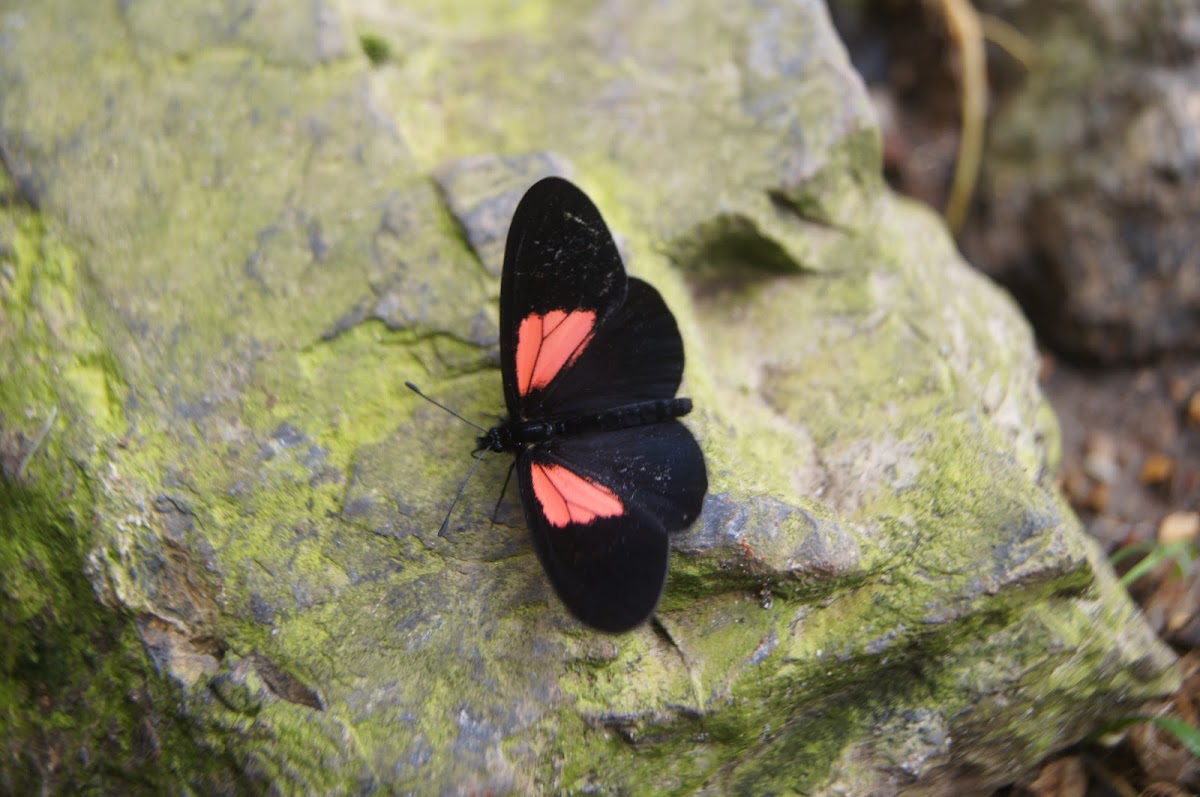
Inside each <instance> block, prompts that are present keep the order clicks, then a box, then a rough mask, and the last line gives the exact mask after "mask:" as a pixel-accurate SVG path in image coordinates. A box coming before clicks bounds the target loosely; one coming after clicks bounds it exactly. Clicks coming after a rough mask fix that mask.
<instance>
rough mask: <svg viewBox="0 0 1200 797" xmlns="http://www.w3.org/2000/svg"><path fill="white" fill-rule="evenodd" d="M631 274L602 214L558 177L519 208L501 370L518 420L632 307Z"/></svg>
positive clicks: (503, 300)
mask: <svg viewBox="0 0 1200 797" xmlns="http://www.w3.org/2000/svg"><path fill="white" fill-rule="evenodd" d="M625 291H626V277H625V267H624V266H623V265H621V256H620V254H619V253H618V252H617V245H616V243H615V242H614V241H613V238H612V235H611V234H610V233H609V231H608V227H607V226H605V224H604V219H603V218H602V217H601V216H600V211H599V210H597V209H596V206H595V205H594V204H592V201H591V200H590V199H588V198H587V195H585V194H584V193H583V192H582V191H580V190H579V189H578V188H576V187H575V186H574V185H572V184H571V183H569V182H567V181H566V180H563V179H561V178H558V177H547V178H546V179H544V180H541V181H539V182H537V183H535V184H534V185H533V187H531V188H530V189H529V190H528V191H527V192H526V193H525V196H524V197H523V198H522V199H521V202H520V203H519V204H518V205H517V209H516V211H515V212H514V213H513V219H512V224H511V225H510V226H509V230H508V242H507V244H506V247H505V251H504V276H503V278H502V280H501V285H500V366H501V370H502V371H503V374H504V399H505V403H506V405H507V407H508V413H509V416H510V417H511V418H517V419H519V418H526V417H530V413H531V412H533V413H536V412H537V411H538V410H537V408H538V407H539V406H540V404H541V401H540V398H541V395H542V393H543V392H544V391H545V388H546V387H548V386H549V385H550V384H551V383H552V382H553V380H554V379H555V378H556V377H557V376H558V375H559V374H560V373H561V372H562V371H563V370H564V369H566V368H567V367H568V366H570V365H573V364H574V363H575V362H576V361H577V359H578V358H579V357H580V356H582V354H583V353H585V352H586V350H587V348H589V347H590V345H591V343H592V342H593V341H594V340H595V334H596V333H597V331H598V330H599V329H600V328H601V327H602V326H603V325H604V323H605V322H606V320H607V318H608V316H609V314H610V313H612V312H613V311H615V310H616V309H617V308H619V307H620V306H621V304H622V302H624V300H625Z"/></svg>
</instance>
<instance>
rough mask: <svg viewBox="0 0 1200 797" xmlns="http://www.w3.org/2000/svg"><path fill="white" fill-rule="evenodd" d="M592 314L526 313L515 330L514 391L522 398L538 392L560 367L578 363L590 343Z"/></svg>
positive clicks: (589, 311)
mask: <svg viewBox="0 0 1200 797" xmlns="http://www.w3.org/2000/svg"><path fill="white" fill-rule="evenodd" d="M595 326H596V313H595V311H594V310H575V311H573V312H570V313H568V312H567V311H565V310H551V311H550V312H548V313H546V314H545V315H538V314H537V313H530V314H529V315H527V316H525V318H523V319H522V320H521V326H520V327H519V328H518V329H517V390H518V392H520V394H521V395H522V396H526V395H529V391H530V390H535V389H541V388H544V387H545V386H546V385H548V384H550V382H551V381H552V380H553V379H554V377H555V376H557V375H558V372H559V371H561V370H562V369H563V366H566V365H570V364H571V363H573V362H575V361H576V360H577V359H579V355H580V354H583V350H584V349H585V348H587V345H588V343H590V342H591V340H592V334H593V331H594V329H595Z"/></svg>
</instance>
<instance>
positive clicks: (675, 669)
mask: <svg viewBox="0 0 1200 797" xmlns="http://www.w3.org/2000/svg"><path fill="white" fill-rule="evenodd" d="M568 6H569V7H568ZM703 6H704V7H699V6H691V7H688V8H687V9H686V10H685V9H684V8H683V7H681V6H673V5H671V4H646V3H637V2H625V1H624V0H621V1H620V2H616V3H603V4H602V3H574V4H558V3H551V2H535V3H526V4H522V5H520V6H518V7H514V6H511V4H501V3H495V4H490V5H483V4H479V3H476V2H450V3H446V2H437V3H432V2H431V3H425V4H421V3H410V4H407V5H405V6H404V7H402V8H401V7H398V6H397V7H387V8H385V7H384V5H383V4H378V3H372V2H367V1H366V0H361V1H356V0H346V2H342V3H324V2H317V3H307V4H290V3H283V2H275V3H260V4H253V5H244V6H243V5H242V4H218V5H217V6H213V5H212V4H208V3H200V2H190V1H185V2H179V3H175V4H171V5H165V4H150V3H124V4H79V3H70V2H67V1H66V0H37V1H36V2H32V1H31V2H21V3H17V4H15V5H13V6H12V7H11V8H10V9H9V10H7V11H6V12H5V14H4V15H3V16H2V17H0V41H2V42H3V46H0V156H2V157H3V163H4V166H5V170H4V180H5V182H4V184H3V185H2V186H0V188H2V189H3V196H4V197H5V198H6V202H5V203H4V204H3V206H2V207H0V255H2V258H3V268H2V270H0V302H2V304H0V306H2V307H3V315H0V347H2V349H3V357H2V358H0V369H2V370H0V464H2V465H3V473H4V479H3V481H2V482H0V487H2V490H3V502H2V504H0V511H2V512H3V515H4V522H3V528H4V530H5V531H4V536H3V537H2V538H0V568H2V569H0V573H2V574H3V582H2V583H3V589H2V590H0V618H2V619H3V622H4V624H5V626H6V627H8V628H10V629H14V630H13V631H12V632H11V633H10V634H9V635H8V636H7V637H6V639H5V646H4V648H3V652H4V659H3V662H4V669H3V671H2V675H0V695H2V696H3V704H2V710H3V712H4V714H3V716H4V721H3V723H2V727H3V744H4V752H5V755H4V758H3V760H2V762H0V788H3V789H4V790H6V791H13V792H23V791H29V790H33V789H40V788H44V789H46V790H48V791H52V792H53V791H58V792H73V791H77V790H80V789H86V788H92V789H99V790H102V791H113V790H115V789H118V788H121V789H126V790H129V789H132V790H133V791H146V792H157V791H162V790H167V791H173V792H179V791H187V790H192V791H197V792H204V793H209V792H242V791H244V792H249V793H257V792H260V791H262V790H263V789H264V788H266V787H267V786H268V785H270V786H272V787H274V788H275V789H277V790H279V791H283V792H308V793H345V792H360V791H370V790H373V789H374V790H380V791H386V792H393V791H394V792H401V793H405V792H415V793H465V792H485V791H486V792H490V793H506V792H515V793H527V792H531V791H535V790H539V789H540V790H543V791H546V792H581V791H597V792H602V793H610V792H616V793H637V794H647V793H688V792H705V793H712V794H717V793H742V794H765V793H800V792H803V793H808V794H822V793H824V794H832V793H839V794H840V793H867V792H870V793H874V794H885V793H890V792H894V791H896V790H898V789H900V788H904V787H910V788H914V789H916V790H923V791H937V790H939V789H940V790H942V791H946V792H955V793H965V792H967V791H970V790H972V789H984V790H985V789H987V788H990V787H991V786H992V785H994V784H998V783H1003V782H1005V781H1006V780H1008V779H1011V778H1012V777H1014V776H1015V775H1017V774H1019V773H1020V772H1021V771H1022V770H1023V769H1024V768H1026V767H1028V766H1030V765H1032V764H1033V763H1034V762H1036V761H1037V760H1038V759H1039V758H1040V757H1041V756H1043V755H1045V754H1046V753H1047V752H1048V751H1050V750H1052V749H1054V748H1056V747H1058V746H1062V745H1065V744H1068V743H1070V742H1072V741H1074V740H1076V739H1078V738H1080V737H1081V736H1082V735H1083V734H1085V733H1087V732H1088V731H1090V730H1092V729H1095V728H1096V727H1098V726H1100V725H1102V724H1103V723H1104V722H1105V721H1107V720H1109V719H1112V718H1115V717H1119V716H1121V715H1123V714H1126V713H1129V712H1131V711H1133V710H1134V708H1135V707H1136V706H1137V704H1138V703H1139V701H1141V700H1143V699H1145V698H1147V697H1150V696H1152V695H1157V694H1162V693H1164V692H1166V691H1169V690H1170V689H1171V688H1172V687H1173V685H1174V678H1175V676H1174V674H1173V666H1172V665H1173V658H1172V656H1171V654H1170V653H1169V652H1168V651H1167V650H1166V649H1165V648H1163V647H1162V646H1161V645H1160V644H1159V643H1158V642H1157V641H1156V639H1155V638H1154V635H1153V634H1152V633H1151V632H1150V631H1149V629H1148V628H1147V627H1146V625H1145V624H1144V623H1143V622H1142V620H1141V619H1140V617H1139V616H1138V615H1137V613H1136V611H1135V610H1134V609H1133V608H1132V606H1131V604H1130V602H1129V601H1128V599H1127V597H1126V596H1125V594H1124V593H1123V591H1122V590H1121V589H1120V587H1119V586H1118V585H1117V584H1116V583H1115V582H1114V580H1113V578H1112V574H1111V571H1110V570H1109V568H1108V566H1107V565H1106V564H1105V562H1104V561H1103V559H1102V558H1101V557H1100V556H1099V553H1098V551H1097V550H1096V549H1095V547H1094V546H1093V545H1091V544H1090V543H1089V542H1088V541H1087V540H1086V539H1085V538H1084V537H1083V536H1082V534H1081V533H1080V529H1079V526H1078V524H1077V522H1076V521H1075V519H1074V518H1073V517H1072V515H1071V513H1070V511H1069V510H1068V509H1067V508H1066V506H1065V505H1064V504H1063V502H1062V501H1061V499H1060V498H1059V496H1058V495H1057V493H1056V491H1055V489H1054V484H1053V474H1054V471H1055V468H1056V457H1057V445H1058V442H1057V432H1056V428H1055V423H1054V419H1053V416H1052V414H1051V412H1050V410H1049V408H1048V406H1047V405H1046V403H1045V401H1044V400H1043V398H1042V397H1041V395H1040V393H1039V392H1038V388H1037V384H1036V378H1035V371H1036V358H1035V354H1034V350H1033V345H1032V341H1031V338H1030V335H1029V332H1028V330H1027V328H1026V326H1025V324H1024V322H1023V321H1022V319H1021V317H1020V315H1019V314H1018V312H1017V311H1016V310H1015V308H1014V306H1013V305H1012V303H1011V302H1010V301H1008V300H1007V299H1006V298H1005V297H1004V296H1003V295H1001V294H1000V293H999V292H998V291H997V290H996V289H995V288H994V287H993V286H992V285H991V284H989V283H988V282H987V281H986V280H984V279H983V278H981V277H979V276H977V275H976V274H974V273H972V272H971V271H970V270H969V269H967V268H966V266H965V265H964V264H963V263H962V262H961V261H960V260H959V258H958V256H957V255H956V253H955V250H954V246H953V243H952V241H951V240H950V239H949V237H948V236H947V235H946V233H945V231H944V229H943V228H942V226H941V224H940V222H939V221H938V220H937V219H936V218H935V217H933V216H932V215H931V214H930V213H928V212H926V211H924V210H922V209H920V208H918V207H916V206H914V205H912V204H909V203H907V202H904V201H902V200H898V199H897V198H895V197H893V196H891V195H890V194H889V193H888V191H887V190H886V188H885V186H884V185H883V184H882V183H881V181H880V179H879V170H880V169H879V138H878V132H877V130H876V128H875V125H874V122H873V121H872V117H871V113H870V110H869V106H868V103H867V99H866V95H865V93H864V91H863V89H862V86H861V84H860V83H859V81H858V79H857V77H856V76H855V75H854V74H853V72H852V71H851V69H850V68H849V66H848V64H847V61H846V58H845V55H844V53H843V51H842V49H841V47H840V45H839V44H838V43H837V41H836V38H835V36H834V34H833V32H832V30H831V28H830V26H829V22H828V19H827V18H826V13H825V9H824V4H823V3H821V2H817V0H813V1H812V2H803V3H793V4H782V3H781V4H778V5H771V4H750V5H747V6H745V7H740V6H738V7H734V6H728V5H727V4H720V3H705V4H703ZM514 9H517V10H514ZM380 53H383V54H384V56H383V57H380ZM551 172H554V173H569V174H570V175H571V176H572V177H573V179H575V180H576V181H577V182H578V183H579V184H580V185H581V186H582V187H584V188H585V190H587V191H588V192H589V194H590V195H591V196H592V197H593V198H594V199H595V200H596V202H597V204H598V205H599V206H600V208H601V210H602V211H603V212H604V214H605V216H606V218H607V220H608V222H609V225H610V226H611V227H612V229H613V230H614V232H615V233H616V235H617V237H618V240H619V242H620V245H621V247H622V251H623V252H624V253H625V255H626V257H627V261H628V266H629V270H630V271H631V272H632V273H634V274H637V275H639V276H643V277H645V278H647V279H649V280H650V281H651V282H653V283H654V284H655V285H656V286H657V287H658V288H659V289H660V290H661V291H662V293H663V294H664V296H665V298H666V300H667V302H668V304H669V305H670V306H671V307H672V309H673V310H674V311H675V313H676V315H677V317H678V319H679V323H680V327H681V331H682V333H683V336H684V339H685V345H686V350H687V353H688V366H687V372H686V377H685V386H684V394H685V395H690V396H691V397H692V398H693V399H694V400H695V403H696V408H697V409H696V411H695V412H694V413H693V414H692V415H690V416H689V417H688V419H687V422H688V424H689V426H690V427H691V429H692V430H693V431H694V432H695V433H696V435H697V437H698V438H699V439H700V440H701V441H702V444H703V446H704V450H705V453H706V457H707V460H708V466H709V473H710V484H711V489H710V493H709V497H708V499H707V502H706V505H705V510H704V513H703V515H702V517H701V519H700V521H699V522H698V523H697V524H696V526H695V527H694V528H693V529H692V530H690V531H689V532H687V533H685V534H683V535H681V536H680V537H679V538H678V539H677V540H676V542H675V547H674V554H673V561H672V568H673V569H672V575H671V577H670V581H669V583H668V587H667V593H666V595H665V597H664V600H663V603H662V605H661V607H660V611H659V613H658V615H657V617H656V619H655V621H654V622H653V623H651V624H648V625H646V626H645V627H642V628H640V629H638V630H636V631H634V632H631V633H628V634H624V635H620V636H606V635H603V634H598V633H595V632H592V631H590V630H588V629H586V628H584V627H582V626H580V625H579V624H578V623H577V622H576V621H575V620H573V619H572V618H571V617H570V616H569V615H568V614H567V613H566V612H565V610H564V609H563V608H562V606H561V605H560V604H559V603H558V602H557V600H556V599H555V597H554V596H553V594H552V592H551V591H550V588H549V586H548V584H547V583H546V580H545V577H544V575H543V574H542V572H541V571H540V569H539V566H538V563H537V561H536V558H535V556H534V554H533V549H532V547H531V545H530V543H529V540H528V538H527V532H526V531H525V528H524V524H523V521H522V519H521V513H520V508H519V507H518V506H517V505H516V504H515V503H514V502H513V499H512V497H511V496H510V497H509V498H508V499H506V501H505V502H503V503H502V504H501V506H500V509H499V515H498V518H497V520H498V522H497V523H495V524H492V523H491V522H490V520H489V516H490V514H491V512H492V507H493V503H494V500H495V496H496V493H497V492H498V490H499V487H500V484H501V483H502V481H503V478H504V470H505V468H506V467H507V463H505V462H503V461H502V460H501V459H500V458H495V459H493V460H489V461H486V462H485V463H484V465H483V466H482V467H481V468H480V469H479V471H478V473H477V474H476V476H475V478H474V480H473V481H472V482H471V483H470V485H469V486H468V488H467V490H466V492H465V494H464V496H463V500H462V502H461V503H460V505H459V507H458V509H457V510H456V512H455V514H454V516H453V518H452V522H451V525H450V528H449V531H448V533H447V534H446V535H445V536H444V537H439V536H438V533H437V532H438V527H439V524H440V523H441V521H442V518H443V516H444V513H445V512H446V510H447V507H448V504H449V501H450V499H451V497H452V496H453V494H454V491H455V489H456V487H457V485H458V483H459V481H460V480H461V478H462V476H463V475H464V474H465V472H466V470H467V467H468V465H469V464H470V458H469V452H470V450H471V448H472V445H473V443H474V432H472V431H471V430H470V429H468V428H467V427H465V426H463V425H461V424H460V423H459V422H457V421H455V420H454V419H453V418H451V417H449V416H447V415H446V414H444V413H442V412H440V411H439V410H437V409H436V408H434V407H432V406H430V405H427V404H425V403H423V402H421V401H419V399H417V398H416V397H415V396H413V395H412V394H411V393H409V392H408V391H406V390H405V389H404V382H405V380H413V381H416V382H418V383H420V384H421V385H422V386H423V387H424V388H425V389H426V390H427V391H429V392H431V393H433V394H435V395H437V396H438V397H439V398H441V399H442V400H444V401H445V402H446V403H448V404H450V405H452V406H454V407H456V408H458V409H459V410H461V411H462V412H464V413H466V414H468V415H469V416H470V417H477V418H480V419H481V420H482V421H486V420H488V419H489V418H493V417H495V415H496V414H498V413H499V412H500V410H501V405H502V399H501V391H500V377H499V372H498V368H497V356H496V339H497V335H496V297H497V292H498V288H499V285H498V279H497V269H498V265H499V261H498V259H497V258H498V251H499V250H498V248H497V247H498V242H500V241H502V240H503V235H504V228H505V225H506V223H507V214H508V212H509V209H510V208H511V206H512V204H513V202H515V198H516V197H518V196H519V195H520V192H521V191H522V190H523V189H524V188H525V187H526V186H527V185H528V184H529V183H531V182H532V181H533V180H534V179H536V177H538V176H540V175H542V174H545V173H551Z"/></svg>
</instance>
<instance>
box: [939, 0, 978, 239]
mask: <svg viewBox="0 0 1200 797" xmlns="http://www.w3.org/2000/svg"><path fill="white" fill-rule="evenodd" d="M938 5H939V6H940V7H941V9H942V13H943V15H944V16H945V18H946V26H947V28H949V31H950V37H951V38H952V39H955V40H956V41H957V43H958V48H959V54H960V57H961V58H962V107H961V110H962V138H961V139H960V141H959V147H958V159H957V162H956V163H955V165H954V180H953V182H952V183H951V185H950V198H949V199H947V200H946V212H945V216H946V224H947V225H948V226H949V227H950V230H951V231H952V232H954V233H956V234H957V233H958V231H959V230H960V229H962V225H963V222H964V221H965V220H966V217H967V211H968V210H969V208H970V204H971V196H972V194H974V193H975V184H976V182H977V181H978V179H979V163H980V160H981V159H982V154H983V128H984V123H985V122H986V121H987V63H986V61H985V59H984V52H983V33H982V31H981V27H980V22H979V14H978V12H976V11H975V8H974V6H972V5H971V3H970V2H969V0H939V2H938Z"/></svg>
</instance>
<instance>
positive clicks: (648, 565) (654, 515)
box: [409, 177, 708, 633]
mask: <svg viewBox="0 0 1200 797" xmlns="http://www.w3.org/2000/svg"><path fill="white" fill-rule="evenodd" d="M500 368H501V372H502V376H503V381H504V403H505V407H506V408H507V411H508V415H507V417H506V418H505V419H504V420H502V421H501V422H500V423H499V424H498V425H496V426H494V427H492V428H491V429H488V430H486V432H485V433H484V434H483V435H482V436H481V437H479V439H478V448H477V449H476V455H477V461H478V458H480V457H482V455H483V454H484V453H486V452H488V451H494V452H508V453H512V454H515V455H516V461H515V463H514V467H515V469H516V473H517V483H518V486H519V489H520V495H521V503H522V505H523V506H524V510H525V518H526V521H527V523H528V525H529V531H530V533H531V535H532V537H533V543H534V548H535V550H536V551H537V555H538V558H539V560H540V561H541V563H542V566H543V567H544V568H545V570H546V574H547V576H548V577H549V579H550V584H551V585H552V586H553V587H554V591H555V592H556V593H557V594H558V596H559V598H560V599H561V600H562V602H563V603H564V604H565V605H566V607H567V609H568V610H570V612H571V613H572V614H573V615H574V616H575V617H576V618H578V619H579V620H581V621H582V622H584V623H585V624H587V625H589V626H592V627H593V628H596V629H599V630H601V631H608V632H612V633H618V632H622V631H628V630H629V629H631V628H634V627H635V626H637V625H639V624H641V623H642V622H644V621H645V620H646V619H647V618H649V617H650V615H652V614H653V613H654V609H655V607H656V606H657V605H658V601H659V598H660V597H661V595H662V592H663V586H664V585H665V583H666V577H667V563H668V557H669V553H670V548H669V535H670V534H672V533H673V532H678V531H681V530H683V529H686V528H687V527H688V526H690V525H691V523H692V522H693V521H694V520H695V519H696V517H697V516H698V515H699V514H700V509H701V504H702V503H703V501H704V495H705V493H706V492H707V490H708V475H707V471H706V468H705V464H704V454H703V453H702V451H701V450H700V446H699V445H698V444H697V442H696V439H695V438H694V437H693V436H692V434H691V432H689V431H688V429H687V428H686V427H685V426H684V425H683V424H682V423H680V422H679V421H678V420H677V419H678V418H679V417H681V416H683V415H686V414H687V413H688V412H690V411H691V409H692V401H691V399H687V398H676V397H675V391H676V390H678V388H679V383H680V380H681V379H682V377H683V341H682V339H681V338H680V336H679V328H678V326H677V325H676V323H675V317H674V316H673V315H672V314H671V311H670V310H669V309H667V306H666V304H665V303H664V302H663V299H662V296H660V295H659V293H658V291H657V290H655V289H654V288H653V287H651V286H650V285H649V284H648V283H646V282H643V281H642V280H640V279H636V278H630V277H627V276H626V274H625V267H624V265H623V264H622V262H621V256H620V254H619V253H618V251H617V245H616V242H615V241H613V237H612V234H611V233H609V231H608V227H607V226H605V224H604V219H603V218H601V216H600V211H599V210H597V209H596V206H595V205H594V204H592V201H591V200H590V199H588V197H587V195H586V194H584V193H583V191H581V190H580V189H578V188H577V187H575V186H574V185H573V184H572V183H570V182H568V181H567V180H564V179H562V178H560V177H547V178H545V179H543V180H540V181H539V182H537V183H535V184H534V185H533V186H532V187H530V188H529V190H528V191H527V192H526V193H525V195H524V197H522V199H521V201H520V203H519V204H518V205H517V209H516V211H515V212H514V213H513V218H512V223H511V225H510V226H509V231H508V240H507V243H506V245H505V252H504V270H503V275H502V277H501V282H500ZM409 387H410V388H412V389H413V390H415V391H416V392H418V393H420V391H419V390H417V388H416V387H415V386H413V385H411V384H409ZM421 395H424V394H421ZM430 401H432V399H430ZM434 403H437V402H434ZM439 406H441V405H439ZM455 414H456V415H457V413H455ZM459 417H461V416H459ZM464 420H465V419H464ZM468 423H469V421H468ZM472 470H473V468H472ZM468 478H469V476H468ZM506 487H507V482H506ZM460 494H461V488H460ZM456 500H457V499H456ZM443 528H444V526H443Z"/></svg>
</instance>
